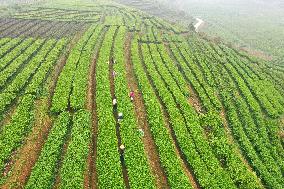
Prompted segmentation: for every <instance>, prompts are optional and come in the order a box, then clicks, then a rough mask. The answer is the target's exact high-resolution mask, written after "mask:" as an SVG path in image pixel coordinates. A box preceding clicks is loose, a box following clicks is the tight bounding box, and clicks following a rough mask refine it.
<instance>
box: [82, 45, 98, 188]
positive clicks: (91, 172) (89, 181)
mask: <svg viewBox="0 0 284 189" xmlns="http://www.w3.org/2000/svg"><path fill="white" fill-rule="evenodd" d="M98 52H99V51H97V52H96V53H95V54H96V55H95V57H94V59H93V62H92V64H91V67H90V72H89V79H88V96H87V98H88V99H87V107H86V108H87V110H89V111H90V112H91V113H92V136H91V137H92V142H91V144H90V146H89V151H90V152H89V156H88V160H87V161H88V168H87V173H86V174H85V181H84V186H85V187H84V188H92V189H95V188H97V183H98V182H97V174H96V154H97V148H96V147H97V134H98V131H97V114H96V103H95V88H96V86H95V84H96V78H95V73H96V63H97V58H98V54H99V53H98Z"/></svg>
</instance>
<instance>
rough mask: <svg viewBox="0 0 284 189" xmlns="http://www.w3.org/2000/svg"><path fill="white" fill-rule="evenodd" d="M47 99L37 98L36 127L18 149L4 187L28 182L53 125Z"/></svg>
mask: <svg viewBox="0 0 284 189" xmlns="http://www.w3.org/2000/svg"><path fill="white" fill-rule="evenodd" d="M46 103H47V99H43V100H37V101H36V102H35V104H36V112H35V118H36V120H35V122H34V127H33V129H32V131H31V133H30V135H29V136H28V138H27V140H26V141H25V143H24V145H23V146H22V148H21V149H20V150H19V151H18V153H17V155H16V156H15V158H16V159H15V160H14V161H12V162H13V169H12V170H11V174H10V176H9V178H8V179H7V181H6V183H5V185H4V186H2V188H11V187H16V188H17V187H22V186H24V184H25V183H26V181H27V179H28V177H29V176H30V173H31V171H32V168H33V166H34V164H35V163H36V161H37V159H38V157H39V155H40V152H41V149H42V146H43V145H44V141H45V139H46V138H47V135H48V133H49V130H50V128H51V126H52V120H51V118H50V117H49V116H48V109H47V106H46Z"/></svg>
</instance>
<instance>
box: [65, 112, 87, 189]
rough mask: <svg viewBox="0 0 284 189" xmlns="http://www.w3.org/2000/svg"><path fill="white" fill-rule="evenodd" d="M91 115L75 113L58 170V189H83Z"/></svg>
mask: <svg viewBox="0 0 284 189" xmlns="http://www.w3.org/2000/svg"><path fill="white" fill-rule="evenodd" d="M91 124H92V121H91V113H90V112H88V111H86V110H80V111H78V112H77V113H75V116H74V118H73V126H72V129H71V138H70V142H69V144H68V148H67V152H66V155H65V156H64V160H63V165H62V168H61V170H60V173H61V175H60V177H61V183H60V188H83V186H84V176H85V174H84V173H85V171H86V169H87V156H88V153H89V144H90V142H91V132H90V131H91Z"/></svg>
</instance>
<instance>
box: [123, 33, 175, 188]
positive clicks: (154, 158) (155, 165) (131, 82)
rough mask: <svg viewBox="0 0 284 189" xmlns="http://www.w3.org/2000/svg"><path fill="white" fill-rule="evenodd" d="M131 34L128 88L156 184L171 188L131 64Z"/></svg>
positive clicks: (128, 51) (127, 45)
mask: <svg viewBox="0 0 284 189" xmlns="http://www.w3.org/2000/svg"><path fill="white" fill-rule="evenodd" d="M131 37H132V36H131V34H128V35H127V39H126V42H125V48H124V50H125V58H126V60H125V61H126V71H127V80H128V86H129V89H130V90H133V91H135V98H134V107H135V113H136V118H137V121H138V124H139V127H141V128H142V129H143V131H144V137H143V138H142V139H143V143H144V148H145V152H146V155H147V158H148V162H149V163H150V167H151V170H152V172H153V175H155V177H156V183H157V187H158V188H160V189H161V188H170V187H169V185H168V181H167V177H166V173H165V171H164V170H163V168H162V166H161V163H160V159H159V154H158V151H157V147H156V145H155V141H154V139H153V137H152V134H151V131H150V127H149V125H148V122H147V117H146V115H147V113H146V109H145V106H144V104H143V98H142V95H141V93H140V92H139V89H138V85H137V81H136V79H135V76H134V73H133V68H132V63H131Z"/></svg>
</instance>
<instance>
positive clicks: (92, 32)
mask: <svg viewBox="0 0 284 189" xmlns="http://www.w3.org/2000/svg"><path fill="white" fill-rule="evenodd" d="M4 15H6V16H2V18H1V19H0V186H1V188H28V189H29V188H92V189H94V188H186V189H187V188H193V189H199V188H212V189H216V188H224V189H228V188H243V189H255V188H273V189H282V188H284V179H283V178H284V177H283V176H284V161H283V159H284V149H283V145H284V130H283V129H284V125H283V123H284V119H283V113H284V83H283V80H284V68H283V66H281V64H276V63H274V64H272V63H270V62H266V61H264V60H261V59H258V58H255V57H251V56H249V55H247V54H245V53H244V52H241V51H237V50H235V49H232V48H230V47H228V46H226V45H224V44H222V43H214V42H212V41H210V40H208V39H206V38H202V37H201V36H199V35H198V34H196V33H195V32H194V31H190V30H188V29H187V28H183V27H182V26H179V25H174V24H171V23H169V22H167V21H165V20H163V19H161V18H159V17H155V16H153V15H149V14H148V13H145V12H141V11H139V10H137V9H133V8H130V7H127V6H125V5H122V4H118V3H116V2H112V1H106V2H104V1H99V2H97V1H96V2H89V1H86V2H85V1H80V2H78V1H74V2H73V1H63V0H60V1H55V2H52V3H48V2H47V3H42V4H36V5H29V6H23V7H21V8H20V9H18V10H17V11H14V12H13V13H12V14H11V13H10V14H4ZM8 15H9V16H8ZM130 91H133V92H134V100H133V101H131V99H130V96H129V94H130ZM114 98H116V99H117V108H115V107H113V104H112V102H113V99H114ZM119 113H123V119H122V121H119V120H118V117H119ZM121 145H124V146H125V150H121V149H120V146H121Z"/></svg>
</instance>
